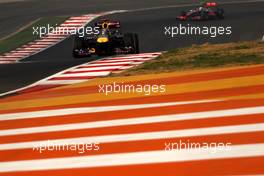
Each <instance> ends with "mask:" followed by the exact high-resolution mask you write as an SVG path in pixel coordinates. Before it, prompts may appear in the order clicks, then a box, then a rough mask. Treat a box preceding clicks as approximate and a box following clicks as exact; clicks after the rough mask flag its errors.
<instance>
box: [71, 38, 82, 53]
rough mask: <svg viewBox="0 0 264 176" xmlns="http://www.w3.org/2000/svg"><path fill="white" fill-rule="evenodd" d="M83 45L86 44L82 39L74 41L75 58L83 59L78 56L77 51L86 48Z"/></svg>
mask: <svg viewBox="0 0 264 176" xmlns="http://www.w3.org/2000/svg"><path fill="white" fill-rule="evenodd" d="M83 44H84V43H83V41H82V39H81V38H80V37H77V36H76V37H75V38H74V41H73V49H72V56H73V57H74V58H81V56H80V55H78V53H77V51H78V50H80V49H82V48H83V47H84V45H83Z"/></svg>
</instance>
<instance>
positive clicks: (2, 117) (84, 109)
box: [0, 100, 217, 121]
mask: <svg viewBox="0 0 264 176" xmlns="http://www.w3.org/2000/svg"><path fill="white" fill-rule="evenodd" d="M216 101H217V100H197V101H180V102H169V103H152V104H138V105H120V106H98V107H82V108H63V109H55V110H43V111H30V112H19V113H8V114H0V121H3V120H16V119H27V118H38V117H50V116H63V115H71V114H84V113H95V112H105V111H118V110H130V109H139V108H153V107H164V106H175V105H185V104H195V103H207V102H216Z"/></svg>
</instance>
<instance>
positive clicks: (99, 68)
mask: <svg viewBox="0 0 264 176" xmlns="http://www.w3.org/2000/svg"><path fill="white" fill-rule="evenodd" d="M120 67H121V66H111V67H110V66H108V67H107V66H101V67H91V68H77V69H74V70H72V71H71V72H79V71H97V70H109V69H111V70H115V69H119V68H120Z"/></svg>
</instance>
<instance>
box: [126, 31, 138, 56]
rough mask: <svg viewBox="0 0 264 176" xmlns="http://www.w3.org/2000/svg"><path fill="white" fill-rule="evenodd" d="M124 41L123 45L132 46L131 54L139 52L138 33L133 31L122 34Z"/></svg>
mask: <svg viewBox="0 0 264 176" xmlns="http://www.w3.org/2000/svg"><path fill="white" fill-rule="evenodd" d="M124 42H125V46H127V47H129V46H130V47H132V48H133V51H132V52H131V54H138V53H139V42H138V35H137V34H135V33H126V34H125V35H124Z"/></svg>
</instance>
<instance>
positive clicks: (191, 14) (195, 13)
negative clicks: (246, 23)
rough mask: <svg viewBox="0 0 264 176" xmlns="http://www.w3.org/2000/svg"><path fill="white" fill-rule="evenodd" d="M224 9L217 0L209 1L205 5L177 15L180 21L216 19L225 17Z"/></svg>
mask: <svg viewBox="0 0 264 176" xmlns="http://www.w3.org/2000/svg"><path fill="white" fill-rule="evenodd" d="M223 18H224V10H223V9H221V8H219V6H218V4H217V3H216V2H207V3H204V4H203V5H201V6H199V7H196V8H195V9H192V10H190V11H188V12H182V13H181V15H180V16H178V17H177V19H178V20H180V21H189V20H190V21H201V20H215V19H223Z"/></svg>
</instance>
